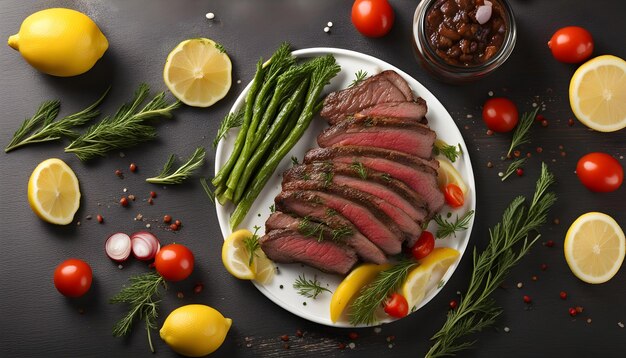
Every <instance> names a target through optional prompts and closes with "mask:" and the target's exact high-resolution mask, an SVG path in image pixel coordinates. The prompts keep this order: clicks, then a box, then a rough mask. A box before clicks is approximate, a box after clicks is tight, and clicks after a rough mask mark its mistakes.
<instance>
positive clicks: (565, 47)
mask: <svg viewBox="0 0 626 358" xmlns="http://www.w3.org/2000/svg"><path fill="white" fill-rule="evenodd" d="M548 47H549V48H550V51H552V56H554V58H556V59H557V60H559V61H561V62H565V63H580V62H583V61H584V60H586V59H588V58H589V57H590V56H591V53H592V52H593V38H592V37H591V34H590V33H589V31H587V30H585V29H583V28H582V27H579V26H567V27H564V28H562V29H559V30H557V32H555V33H554V35H552V38H551V39H550V41H548Z"/></svg>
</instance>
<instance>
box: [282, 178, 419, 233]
mask: <svg viewBox="0 0 626 358" xmlns="http://www.w3.org/2000/svg"><path fill="white" fill-rule="evenodd" d="M283 190H285V191H290V190H293V191H297V190H312V191H320V192H325V193H329V194H333V195H336V196H339V197H341V198H344V199H346V200H349V201H351V202H353V203H355V204H357V205H360V206H363V207H364V208H367V209H368V210H369V211H370V212H372V214H374V215H375V216H376V218H378V219H379V220H380V221H381V222H383V223H385V224H386V225H387V227H389V229H390V230H391V231H392V232H393V233H394V234H396V235H398V236H400V237H402V238H403V239H407V240H414V239H417V238H418V237H419V235H420V234H421V233H422V228H421V226H420V225H419V224H418V223H416V222H415V221H413V219H411V217H410V216H409V215H408V214H407V213H405V212H404V211H402V210H401V209H400V208H398V207H397V206H394V205H391V204H390V203H388V202H386V201H385V200H382V199H381V198H379V197H377V196H374V195H371V194H368V193H366V192H362V191H360V190H357V189H353V188H350V187H348V186H342V185H337V184H334V183H332V182H325V181H323V180H298V181H291V182H287V183H283ZM392 224H395V225H392ZM396 228H397V230H396Z"/></svg>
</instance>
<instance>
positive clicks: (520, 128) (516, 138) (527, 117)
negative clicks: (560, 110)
mask: <svg viewBox="0 0 626 358" xmlns="http://www.w3.org/2000/svg"><path fill="white" fill-rule="evenodd" d="M538 112H539V106H537V108H535V110H534V111H532V112H526V113H524V114H523V115H522V118H521V119H520V121H519V123H518V124H517V128H515V132H513V138H512V139H511V146H510V147H509V151H508V152H507V153H506V156H507V157H509V156H510V155H511V153H512V152H513V149H515V148H516V147H517V146H520V145H522V144H524V143H528V142H529V141H530V127H531V126H532V125H533V122H534V121H535V117H537V113H538Z"/></svg>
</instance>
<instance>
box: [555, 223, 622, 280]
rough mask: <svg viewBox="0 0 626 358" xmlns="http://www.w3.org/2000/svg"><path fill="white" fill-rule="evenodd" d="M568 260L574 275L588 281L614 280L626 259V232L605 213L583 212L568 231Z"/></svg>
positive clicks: (566, 252) (566, 237)
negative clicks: (625, 238)
mask: <svg viewBox="0 0 626 358" xmlns="http://www.w3.org/2000/svg"><path fill="white" fill-rule="evenodd" d="M563 250H564V252H565V260H566V261H567V264H568V265H569V268H570V269H571V270H572V272H573V273H574V275H576V277H578V278H579V279H581V280H583V281H585V282H587V283H604V282H606V281H608V280H610V279H611V278H612V277H613V276H615V274H616V273H617V271H618V270H619V268H620V266H622V262H623V261H624V254H625V253H626V243H625V240H624V232H623V231H622V229H621V228H620V226H619V224H618V223H617V222H615V220H614V219H613V218H612V217H610V216H608V215H606V214H603V213H598V212H590V213H586V214H583V215H581V216H580V217H579V218H578V219H576V221H574V223H573V224H572V226H570V228H569V230H567V234H566V235H565V242H564V243H563Z"/></svg>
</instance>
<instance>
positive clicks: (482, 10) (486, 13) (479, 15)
mask: <svg viewBox="0 0 626 358" xmlns="http://www.w3.org/2000/svg"><path fill="white" fill-rule="evenodd" d="M491 10H492V5H491V2H489V1H485V5H481V6H479V7H478V9H476V21H478V23H479V24H481V25H483V24H484V23H486V22H487V21H489V19H491Z"/></svg>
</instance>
